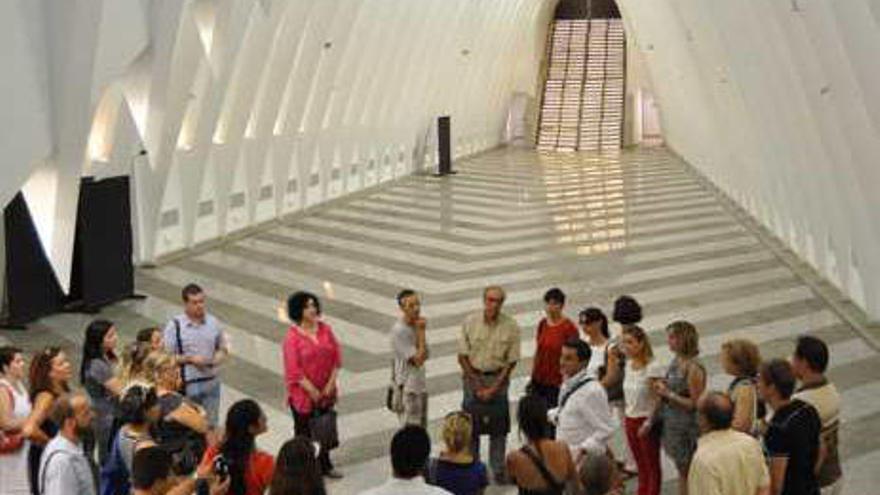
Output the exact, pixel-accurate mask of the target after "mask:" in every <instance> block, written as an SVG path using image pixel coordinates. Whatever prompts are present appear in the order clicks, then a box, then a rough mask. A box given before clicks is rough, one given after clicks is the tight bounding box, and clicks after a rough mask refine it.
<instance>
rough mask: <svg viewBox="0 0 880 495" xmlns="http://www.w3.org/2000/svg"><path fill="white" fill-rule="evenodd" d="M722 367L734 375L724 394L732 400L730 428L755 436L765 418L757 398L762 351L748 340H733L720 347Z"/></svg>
mask: <svg viewBox="0 0 880 495" xmlns="http://www.w3.org/2000/svg"><path fill="white" fill-rule="evenodd" d="M721 366H722V368H724V372H725V373H727V374H729V375H732V376H733V381H732V382H730V386H729V387H728V388H727V393H728V394H729V395H730V399H731V400H732V401H733V424H732V425H731V427H732V428H733V429H735V430H739V431H741V432H743V433H748V434H749V435H752V436H758V434H759V432H760V426H759V425H760V422H761V420H762V419H763V417H764V412H765V411H764V404H763V403H762V402H761V400H760V397H758V379H757V377H758V367H759V366H761V351H759V350H758V346H756V345H755V343H754V342H752V341H751V340H747V339H733V340H728V341H727V342H725V343H723V344H721Z"/></svg>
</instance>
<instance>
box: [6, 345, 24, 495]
mask: <svg viewBox="0 0 880 495" xmlns="http://www.w3.org/2000/svg"><path fill="white" fill-rule="evenodd" d="M24 374H25V362H24V357H23V356H22V354H21V349H18V348H15V347H9V346H4V347H0V435H12V434H18V433H20V432H21V431H22V430H23V429H24V428H25V425H26V423H27V418H28V416H29V415H30V413H31V401H30V398H29V397H28V393H27V388H25V386H24V384H23V383H22V380H23V379H24ZM27 443H28V442H27V441H25V442H24V443H23V444H22V446H21V447H19V448H18V449H16V450H15V451H13V452H0V493H2V494H3V495H18V494H21V495H24V494H29V493H30V485H29V483H28V458H27V453H28V445H27Z"/></svg>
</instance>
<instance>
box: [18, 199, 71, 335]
mask: <svg viewBox="0 0 880 495" xmlns="http://www.w3.org/2000/svg"><path fill="white" fill-rule="evenodd" d="M3 220H4V222H5V225H6V299H7V303H8V306H7V310H8V311H7V315H8V321H7V322H6V323H8V324H13V325H15V324H21V323H27V322H29V321H32V320H35V319H37V318H39V317H41V316H45V315H48V314H51V313H54V312H56V311H58V310H59V309H61V307H62V305H63V304H64V292H62V290H61V286H60V285H59V284H58V279H57V278H56V277H55V272H54V271H53V270H52V266H51V265H50V264H49V258H48V257H47V256H46V253H45V252H44V251H43V246H42V244H40V238H39V236H38V235H37V229H36V226H35V225H34V222H33V219H32V218H31V212H30V209H29V208H28V206H27V202H25V200H24V196H23V195H22V194H21V193H18V194H17V195H16V196H15V198H14V199H13V200H12V201H11V202H10V203H9V205H8V206H7V207H6V208H5V210H4V215H3Z"/></svg>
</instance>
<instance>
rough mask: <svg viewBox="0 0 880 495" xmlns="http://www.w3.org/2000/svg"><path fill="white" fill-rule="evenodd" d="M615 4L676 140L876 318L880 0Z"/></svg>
mask: <svg viewBox="0 0 880 495" xmlns="http://www.w3.org/2000/svg"><path fill="white" fill-rule="evenodd" d="M618 3H619V4H620V8H621V11H622V13H623V15H624V18H625V19H626V21H627V25H628V26H629V27H630V28H631V30H632V33H631V34H632V36H634V37H635V39H636V42H637V45H638V47H639V48H640V49H641V50H642V51H643V53H644V55H645V59H646V62H647V65H648V67H649V69H650V72H651V78H652V80H653V83H654V86H655V90H656V96H657V98H658V101H659V103H660V107H661V116H662V119H663V122H662V126H663V132H664V137H665V140H666V142H667V143H668V145H669V146H670V147H672V148H673V149H674V150H675V151H677V152H678V153H679V154H681V155H682V156H683V157H684V158H685V159H686V160H688V161H689V162H690V163H692V164H693V165H694V166H696V167H697V168H698V169H699V170H700V171H701V172H702V173H704V174H705V175H706V176H707V177H708V178H709V179H711V180H712V181H713V182H714V183H715V184H717V185H718V186H719V187H720V188H721V189H722V190H724V191H725V192H726V193H727V194H729V195H730V196H731V197H732V198H733V199H734V200H736V201H737V202H738V203H739V204H741V205H742V206H743V207H745V208H746V209H747V210H748V211H749V212H750V213H751V214H752V215H754V216H755V217H756V218H757V219H758V220H759V221H760V222H761V223H763V224H764V225H765V226H767V227H768V228H769V229H770V230H771V231H773V232H774V233H775V234H776V235H778V236H779V237H780V238H781V239H783V240H784V241H785V242H786V243H787V244H788V245H789V246H790V247H791V249H793V250H794V251H795V252H797V253H798V254H799V255H800V256H801V257H802V258H803V259H805V260H806V261H807V262H809V263H810V264H811V265H812V266H813V267H814V268H816V269H817V270H818V271H819V272H820V273H821V274H822V275H824V276H825V277H826V278H828V279H829V280H830V281H832V282H833V283H834V284H835V285H837V286H838V287H839V288H840V289H842V290H843V292H844V293H845V294H847V295H848V296H849V297H850V298H852V299H853V300H854V301H855V302H856V303H857V304H859V305H860V306H862V307H863V308H865V309H866V310H867V311H868V313H869V314H870V315H871V316H872V317H873V318H875V319H877V318H880V276H878V275H880V249H877V247H878V246H880V215H878V212H880V195H878V194H876V188H877V184H880V166H878V161H880V133H878V126H880V65H878V64H877V62H876V61H877V53H878V49H880V1H877V0H847V1H838V2H831V1H828V0H785V1H783V0H773V1H761V0H741V1H737V2H706V1H701V0H662V1H644V0H618Z"/></svg>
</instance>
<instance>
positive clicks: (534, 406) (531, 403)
mask: <svg viewBox="0 0 880 495" xmlns="http://www.w3.org/2000/svg"><path fill="white" fill-rule="evenodd" d="M516 420H517V422H518V423H519V429H520V431H521V432H522V433H523V434H524V435H525V436H526V438H527V439H529V441H532V442H537V441H538V440H543V439H547V438H552V437H551V435H550V422H549V421H548V420H547V403H546V402H545V401H544V399H543V398H541V397H539V396H537V395H526V396H525V397H523V398H522V399H520V401H519V407H518V409H517V414H516Z"/></svg>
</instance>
